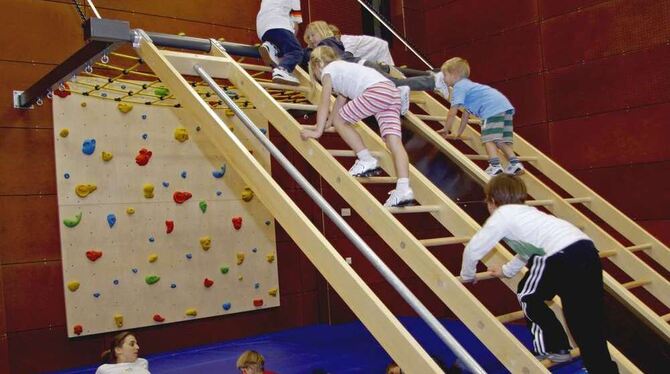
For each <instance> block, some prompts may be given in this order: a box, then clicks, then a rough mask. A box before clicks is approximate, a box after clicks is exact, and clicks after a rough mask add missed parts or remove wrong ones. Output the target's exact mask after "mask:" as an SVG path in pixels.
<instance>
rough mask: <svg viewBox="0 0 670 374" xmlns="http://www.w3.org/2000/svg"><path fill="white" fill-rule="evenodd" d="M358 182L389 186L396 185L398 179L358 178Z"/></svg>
mask: <svg viewBox="0 0 670 374" xmlns="http://www.w3.org/2000/svg"><path fill="white" fill-rule="evenodd" d="M356 180H358V181H359V182H361V183H363V184H389V183H395V182H396V181H397V180H398V178H396V177H356Z"/></svg>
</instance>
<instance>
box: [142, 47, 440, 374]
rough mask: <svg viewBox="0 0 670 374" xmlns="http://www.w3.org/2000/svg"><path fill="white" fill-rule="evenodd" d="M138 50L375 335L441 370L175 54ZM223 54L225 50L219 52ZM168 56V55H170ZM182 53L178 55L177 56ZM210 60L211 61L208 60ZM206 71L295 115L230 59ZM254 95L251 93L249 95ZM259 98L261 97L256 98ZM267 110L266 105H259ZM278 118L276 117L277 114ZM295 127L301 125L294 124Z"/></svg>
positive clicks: (405, 358) (411, 359) (412, 362)
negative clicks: (192, 82) (195, 85)
mask: <svg viewBox="0 0 670 374" xmlns="http://www.w3.org/2000/svg"><path fill="white" fill-rule="evenodd" d="M139 53H140V55H141V56H142V58H143V59H144V60H145V61H146V63H147V64H149V66H151V68H152V69H153V71H154V72H156V74H158V76H159V77H161V80H162V81H163V82H165V83H166V84H167V85H168V86H169V87H170V89H171V90H172V91H173V92H174V93H175V96H177V97H178V98H179V100H180V102H181V103H182V106H183V107H184V108H186V109H187V110H189V111H190V112H191V113H192V115H193V117H194V118H195V119H197V120H198V121H199V122H201V126H202V128H203V131H205V133H207V134H208V135H209V136H211V137H212V140H213V141H214V142H215V143H216V144H217V146H218V147H219V149H220V150H221V152H222V153H224V154H225V155H226V158H227V159H228V160H229V164H230V165H231V166H232V167H233V168H235V170H237V171H238V172H239V173H240V175H241V176H242V178H243V179H244V180H245V182H247V184H248V185H249V186H250V187H251V188H252V189H253V191H254V192H255V193H256V195H257V196H258V198H259V199H260V200H261V201H262V202H263V204H264V205H265V206H266V208H268V210H269V211H270V212H272V213H273V215H274V216H275V218H276V219H277V220H278V221H279V223H281V225H282V227H283V228H284V230H286V232H287V233H288V234H289V235H290V236H291V238H293V240H294V241H295V242H296V244H297V245H298V246H299V247H300V248H301V249H302V250H303V252H304V253H305V255H306V256H307V257H308V258H309V259H310V261H312V263H313V264H314V265H315V266H316V268H317V269H318V270H319V271H320V272H321V274H322V275H323V276H324V278H325V279H326V280H327V281H328V283H330V285H332V286H333V288H334V289H335V290H336V291H337V293H338V294H339V295H340V297H342V299H343V300H344V301H345V302H346V303H347V305H348V306H349V307H350V308H351V309H352V310H353V311H354V313H355V314H356V315H357V316H358V318H359V319H360V320H361V321H362V322H363V324H364V325H365V326H366V327H367V328H368V329H369V330H370V332H371V333H372V335H374V336H375V338H376V339H377V340H378V341H379V342H380V344H381V345H382V346H383V347H384V349H386V351H387V352H389V354H390V355H391V356H392V357H393V358H394V359H395V360H396V362H398V363H399V364H400V365H402V366H403V367H411V368H416V370H417V371H420V372H427V373H439V372H440V369H439V368H438V367H437V365H436V364H435V363H434V361H433V360H432V359H431V358H430V356H428V354H427V353H426V352H425V351H424V350H423V348H421V347H420V346H419V344H418V343H417V342H416V341H415V340H414V338H413V337H412V336H411V335H410V334H409V332H407V330H406V329H405V328H404V327H403V326H402V325H401V324H400V322H399V321H398V320H397V319H396V318H395V316H393V314H392V313H391V312H390V311H389V310H388V308H386V306H384V304H383V303H382V302H381V300H379V298H378V297H377V296H376V295H375V294H374V293H373V292H372V290H370V288H369V287H368V286H367V285H366V284H365V283H364V282H363V280H362V279H361V278H360V277H359V276H358V275H357V274H356V273H355V272H354V271H353V269H352V268H351V266H349V265H348V264H347V263H346V262H345V261H344V259H343V258H342V256H340V255H339V253H338V252H337V251H336V250H335V248H334V247H333V246H332V245H331V244H330V243H328V241H327V240H326V238H325V237H323V235H322V234H321V233H320V232H319V231H318V229H317V228H316V227H315V226H314V225H313V224H312V223H311V222H310V221H309V219H308V218H307V217H306V216H305V215H304V214H303V213H302V211H301V210H300V208H299V207H298V206H297V205H296V204H295V203H294V202H293V201H292V200H291V199H290V198H289V197H288V195H286V193H285V192H284V191H283V190H282V189H281V188H280V187H279V185H278V184H277V183H276V182H275V181H274V179H272V177H271V176H270V175H269V174H268V173H267V172H266V171H265V170H264V169H263V168H262V166H261V165H259V164H258V163H257V162H256V161H255V159H254V158H253V157H252V156H251V155H250V154H249V152H248V151H247V150H246V148H245V147H244V146H243V145H242V144H241V143H240V142H239V140H237V138H236V137H235V136H234V135H233V134H232V132H231V131H230V130H229V129H228V126H227V125H226V124H224V123H223V121H222V120H221V119H220V118H219V117H218V116H217V115H216V113H214V111H213V110H212V109H211V108H210V107H209V105H207V104H206V103H205V102H204V101H202V99H201V98H200V97H199V96H198V95H197V94H196V93H195V92H194V91H193V90H192V89H191V88H190V86H189V85H188V82H186V81H185V80H184V79H183V77H181V75H180V71H178V70H176V69H175V68H174V67H173V66H171V65H170V61H173V60H175V58H174V56H175V54H174V53H171V52H165V53H164V54H161V52H160V51H158V50H157V49H156V48H155V47H154V46H153V45H152V44H151V43H148V42H146V40H142V42H141V45H140V49H139ZM217 53H220V54H221V55H222V56H225V53H224V52H222V51H218V50H217ZM165 56H167V57H168V58H169V59H170V60H168V58H166V57H165ZM177 56H178V55H177ZM188 59H189V60H190V64H191V67H190V68H188V62H186V61H185V60H184V59H182V60H181V63H180V66H182V67H187V68H186V69H185V71H183V73H190V74H193V68H192V67H193V65H195V64H196V63H199V64H201V65H203V60H202V59H199V58H194V57H192V56H191V57H189V58H188ZM210 62H211V60H210ZM203 68H204V69H205V70H207V71H214V70H218V71H219V73H220V74H223V75H226V76H228V77H229V79H230V80H231V81H233V83H235V84H236V86H237V87H238V88H242V87H244V91H245V94H247V96H249V94H253V95H254V96H260V97H263V98H265V100H267V101H268V102H272V103H274V107H275V108H276V109H278V110H280V111H282V112H283V114H284V116H286V117H287V118H286V119H287V120H288V119H292V118H291V117H290V116H289V115H288V113H286V112H285V111H283V109H281V108H280V107H279V106H278V105H276V102H274V100H273V99H272V97H271V96H270V95H269V94H268V93H267V92H266V91H265V90H263V88H262V87H261V86H260V85H258V83H256V82H255V81H253V78H252V77H251V76H249V75H248V74H247V73H246V72H244V71H243V70H242V69H241V68H239V66H236V64H234V63H232V62H231V59H229V58H220V59H219V61H218V63H215V64H208V65H207V66H203ZM250 98H252V99H253V97H250ZM256 101H257V100H256ZM261 109H265V108H261ZM273 120H274V118H273ZM295 127H296V131H297V127H298V125H297V124H295Z"/></svg>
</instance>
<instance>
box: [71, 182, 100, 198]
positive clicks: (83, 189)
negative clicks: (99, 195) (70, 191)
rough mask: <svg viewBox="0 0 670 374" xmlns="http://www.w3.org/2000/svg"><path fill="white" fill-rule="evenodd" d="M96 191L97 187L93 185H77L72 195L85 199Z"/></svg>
mask: <svg viewBox="0 0 670 374" xmlns="http://www.w3.org/2000/svg"><path fill="white" fill-rule="evenodd" d="M97 189H98V186H96V185H95V184H78V185H77V187H75V188H74V193H76V194H77V196H79V197H86V196H88V195H90V194H91V192H93V191H95V190H97Z"/></svg>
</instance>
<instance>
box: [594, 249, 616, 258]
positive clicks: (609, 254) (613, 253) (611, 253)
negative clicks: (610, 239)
mask: <svg viewBox="0 0 670 374" xmlns="http://www.w3.org/2000/svg"><path fill="white" fill-rule="evenodd" d="M617 253H618V252H617V251H616V250H614V249H610V250H609V251H598V255H599V256H600V258H607V257H612V256H616V255H617Z"/></svg>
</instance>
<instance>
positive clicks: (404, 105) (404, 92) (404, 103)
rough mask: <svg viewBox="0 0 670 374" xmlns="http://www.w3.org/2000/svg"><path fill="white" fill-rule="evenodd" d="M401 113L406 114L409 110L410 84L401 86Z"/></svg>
mask: <svg viewBox="0 0 670 374" xmlns="http://www.w3.org/2000/svg"><path fill="white" fill-rule="evenodd" d="M398 89H399V90H400V115H401V116H402V115H405V113H407V111H408V110H409V86H400V87H398Z"/></svg>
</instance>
